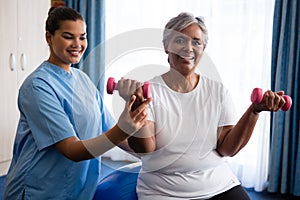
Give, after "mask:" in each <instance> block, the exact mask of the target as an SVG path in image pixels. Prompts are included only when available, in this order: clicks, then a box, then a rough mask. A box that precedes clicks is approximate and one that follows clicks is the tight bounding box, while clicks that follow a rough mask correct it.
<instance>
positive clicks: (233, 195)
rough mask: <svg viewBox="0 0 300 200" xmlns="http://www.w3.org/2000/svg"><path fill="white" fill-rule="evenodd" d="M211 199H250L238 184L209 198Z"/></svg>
mask: <svg viewBox="0 0 300 200" xmlns="http://www.w3.org/2000/svg"><path fill="white" fill-rule="evenodd" d="M211 200H250V197H249V196H248V194H247V192H246V191H245V190H244V188H243V187H242V186H240V185H238V186H235V187H233V188H231V189H230V190H227V191H226V192H223V193H221V194H218V195H216V196H214V197H212V198H211Z"/></svg>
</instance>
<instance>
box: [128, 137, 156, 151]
mask: <svg viewBox="0 0 300 200" xmlns="http://www.w3.org/2000/svg"><path fill="white" fill-rule="evenodd" d="M128 144H129V146H130V148H131V149H132V150H133V151H134V152H135V153H141V154H148V153H152V152H154V151H155V150H156V144H155V143H154V142H147V143H143V142H137V141H136V140H135V139H131V138H129V139H128Z"/></svg>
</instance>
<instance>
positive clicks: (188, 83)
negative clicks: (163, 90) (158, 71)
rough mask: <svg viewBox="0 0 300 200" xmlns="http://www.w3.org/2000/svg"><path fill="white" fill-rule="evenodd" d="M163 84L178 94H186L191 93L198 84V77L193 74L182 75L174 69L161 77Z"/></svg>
mask: <svg viewBox="0 0 300 200" xmlns="http://www.w3.org/2000/svg"><path fill="white" fill-rule="evenodd" d="M162 78H163V80H164V81H165V83H166V84H167V85H168V86H169V87H170V88H171V89H172V90H174V91H176V92H180V93H188V92H190V91H192V90H193V89H194V88H195V87H196V86H197V84H198V82H199V78H200V75H199V74H196V73H195V72H193V73H191V74H188V75H182V74H180V73H179V72H177V71H176V70H174V69H171V70H170V71H168V72H167V73H165V74H163V75H162Z"/></svg>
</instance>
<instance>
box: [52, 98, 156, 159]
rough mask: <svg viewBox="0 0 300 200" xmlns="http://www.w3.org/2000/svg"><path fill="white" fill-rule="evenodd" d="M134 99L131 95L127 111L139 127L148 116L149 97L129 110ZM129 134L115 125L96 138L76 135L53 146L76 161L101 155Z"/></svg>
mask: <svg viewBox="0 0 300 200" xmlns="http://www.w3.org/2000/svg"><path fill="white" fill-rule="evenodd" d="M134 101H135V97H133V98H132V99H131V101H130V102H129V104H128V107H127V112H129V113H130V118H131V120H132V123H134V124H135V125H136V126H137V127H138V128H140V127H142V126H143V125H144V124H145V123H146V119H147V116H148V115H147V106H148V104H149V102H150V101H151V99H149V100H147V101H145V102H143V103H142V104H141V105H140V106H139V107H138V108H137V109H136V110H135V111H131V107H132V105H133V103H134ZM129 136H130V135H129V134H128V133H126V132H124V131H123V129H121V128H120V127H119V126H118V125H115V126H114V127H113V128H111V129H110V130H108V131H107V132H106V133H104V134H103V135H100V136H98V137H96V138H92V139H89V140H80V139H78V138H77V137H75V136H73V137H69V138H66V139H64V140H62V141H60V142H58V143H56V144H55V145H54V146H55V148H56V149H57V150H58V151H59V152H60V153H62V154H63V155H64V156H65V157H67V158H69V159H70V160H72V161H75V162H78V161H82V160H87V159H91V158H94V157H96V156H99V155H101V153H104V152H105V151H108V150H109V149H111V148H112V147H114V146H117V145H119V144H121V143H122V142H123V141H124V140H126V139H127V138H128V137H129ZM99 141H100V142H99ZM101 141H105V142H106V143H105V144H103V143H101ZM97 146H99V150H98V149H96V148H95V147H97ZM103 146H104V147H103ZM91 150H92V151H91ZM91 152H92V153H91ZM98 152H99V153H98Z"/></svg>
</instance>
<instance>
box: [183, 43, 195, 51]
mask: <svg viewBox="0 0 300 200" xmlns="http://www.w3.org/2000/svg"><path fill="white" fill-rule="evenodd" d="M183 50H184V51H186V52H188V53H189V52H193V45H192V41H188V42H186V43H185V45H184V47H183Z"/></svg>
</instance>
